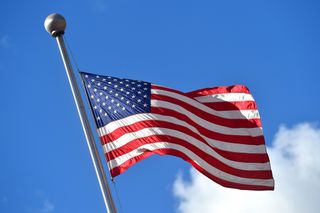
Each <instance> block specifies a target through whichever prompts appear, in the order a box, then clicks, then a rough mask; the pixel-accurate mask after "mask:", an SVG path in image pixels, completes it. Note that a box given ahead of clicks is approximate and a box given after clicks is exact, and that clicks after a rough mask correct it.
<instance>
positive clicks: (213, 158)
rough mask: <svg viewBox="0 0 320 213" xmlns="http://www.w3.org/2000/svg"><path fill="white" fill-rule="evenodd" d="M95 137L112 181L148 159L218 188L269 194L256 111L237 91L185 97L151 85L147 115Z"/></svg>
mask: <svg viewBox="0 0 320 213" xmlns="http://www.w3.org/2000/svg"><path fill="white" fill-rule="evenodd" d="M98 133H99V135H100V139H101V141H102V144H103V148H104V151H105V154H106V157H107V161H108V165H109V169H110V172H111V175H112V176H113V177H114V176H117V175H119V174H121V173H123V172H124V171H125V170H127V169H128V168H129V167H130V166H132V165H133V164H135V163H137V162H139V161H140V160H143V159H145V158H147V157H149V156H150V155H152V154H159V155H174V156H177V157H180V158H182V159H184V160H186V161H188V162H189V163H190V164H192V166H193V167H195V168H196V169H197V170H198V171H200V172H201V173H203V174H204V175H206V176H207V177H208V178H210V179H212V180H213V181H215V182H216V183H218V184H220V185H222V186H225V187H230V188H237V189H244V190H273V189H274V180H273V177H272V171H271V167H270V162H269V157H268V154H267V152H266V146H265V141H264V136H263V132H262V127H261V121H260V116H259V112H258V110H257V105H256V103H255V101H254V99H253V97H252V95H251V94H250V92H249V90H248V89H247V87H245V86H242V85H236V86H229V87H214V88H206V89H201V90H197V91H193V92H189V93H182V92H180V91H177V90H173V89H169V88H166V87H162V86H156V85H151V112H150V113H140V114H135V115H132V116H129V117H125V118H122V119H120V120H116V121H112V122H110V123H108V124H107V125H105V126H103V127H101V128H99V129H98Z"/></svg>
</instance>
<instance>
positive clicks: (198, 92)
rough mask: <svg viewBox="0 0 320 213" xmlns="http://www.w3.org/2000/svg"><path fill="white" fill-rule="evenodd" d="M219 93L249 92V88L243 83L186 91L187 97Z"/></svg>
mask: <svg viewBox="0 0 320 213" xmlns="http://www.w3.org/2000/svg"><path fill="white" fill-rule="evenodd" d="M221 93H247V94H250V91H249V89H248V88H247V87H246V86H244V85H234V86H221V87H212V88H204V89H199V90H195V91H191V92H188V93H186V95H187V96H189V97H199V96H207V95H215V94H221Z"/></svg>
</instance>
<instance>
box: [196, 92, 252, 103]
mask: <svg viewBox="0 0 320 213" xmlns="http://www.w3.org/2000/svg"><path fill="white" fill-rule="evenodd" d="M194 99H196V100H197V101H200V102H202V103H212V102H225V101H227V102H233V101H254V99H253V97H252V95H251V94H247V93H219V94H214V95H206V96H198V97H195V98H194Z"/></svg>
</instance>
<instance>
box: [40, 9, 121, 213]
mask: <svg viewBox="0 0 320 213" xmlns="http://www.w3.org/2000/svg"><path fill="white" fill-rule="evenodd" d="M44 24H45V28H46V30H47V31H48V32H49V33H50V34H51V35H52V36H53V37H55V38H56V40H57V43H58V46H59V49H60V53H61V57H62V60H63V64H64V67H65V69H66V72H67V76H68V79H69V83H70V87H71V90H72V94H73V97H74V100H75V102H76V105H77V109H78V113H79V116H80V120H81V124H82V128H83V131H84V134H85V137H86V139H87V144H88V147H89V151H90V154H91V158H92V162H93V165H94V168H95V171H96V174H97V177H98V180H99V184H100V188H101V191H102V195H103V199H104V202H105V205H106V208H107V212H108V213H116V212H117V210H116V207H115V204H114V202H113V199H112V195H111V191H110V188H109V186H108V182H107V179H106V175H105V172H104V168H103V165H102V163H101V159H100V157H99V152H98V149H97V146H96V143H95V140H94V137H93V134H92V130H91V127H90V123H89V120H88V117H87V114H86V111H85V108H84V105H83V101H82V98H81V94H80V91H79V88H78V85H77V81H76V78H75V76H74V72H73V69H72V66H71V63H70V60H69V56H68V53H67V50H66V47H65V44H64V40H63V34H64V30H65V28H66V21H65V19H64V17H63V16H61V15H59V14H56V13H54V14H51V15H49V16H48V17H47V18H46V20H45V23H44Z"/></svg>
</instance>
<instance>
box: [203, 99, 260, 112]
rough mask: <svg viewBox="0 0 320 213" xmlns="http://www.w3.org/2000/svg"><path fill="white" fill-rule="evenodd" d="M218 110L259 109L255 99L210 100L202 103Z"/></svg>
mask: <svg viewBox="0 0 320 213" xmlns="http://www.w3.org/2000/svg"><path fill="white" fill-rule="evenodd" d="M201 104H203V105H206V106H207V107H209V108H211V109H214V110H216V111H229V110H257V109H258V108H257V104H256V102H255V101H223V102H210V103H201Z"/></svg>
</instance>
